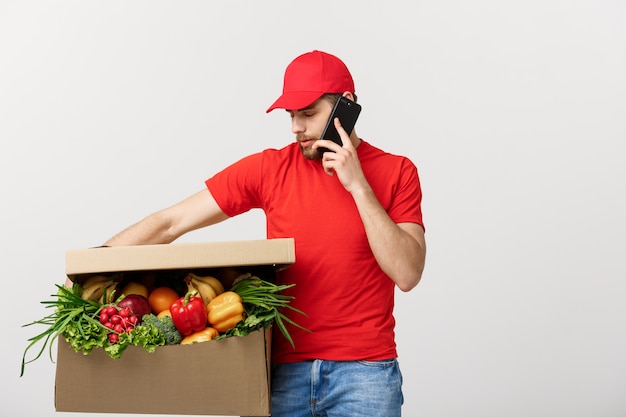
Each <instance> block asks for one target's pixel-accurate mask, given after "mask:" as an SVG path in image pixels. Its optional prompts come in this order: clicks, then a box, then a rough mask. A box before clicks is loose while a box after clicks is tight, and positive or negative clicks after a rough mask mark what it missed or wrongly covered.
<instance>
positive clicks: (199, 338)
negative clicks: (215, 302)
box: [180, 327, 219, 345]
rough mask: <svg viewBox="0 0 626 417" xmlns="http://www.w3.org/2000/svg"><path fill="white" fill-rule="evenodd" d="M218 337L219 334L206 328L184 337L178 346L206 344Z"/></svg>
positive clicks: (212, 329) (210, 328)
mask: <svg viewBox="0 0 626 417" xmlns="http://www.w3.org/2000/svg"><path fill="white" fill-rule="evenodd" d="M218 335H219V333H218V332H217V330H215V329H214V328H213V327H207V328H205V329H203V330H198V331H197V332H194V333H192V334H190V335H189V336H185V337H184V338H183V340H181V341H180V344H181V345H191V344H192V343H202V342H208V341H209V340H213V339H215V338H216V337H217V336H218Z"/></svg>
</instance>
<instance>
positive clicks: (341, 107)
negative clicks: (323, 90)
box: [317, 96, 361, 155]
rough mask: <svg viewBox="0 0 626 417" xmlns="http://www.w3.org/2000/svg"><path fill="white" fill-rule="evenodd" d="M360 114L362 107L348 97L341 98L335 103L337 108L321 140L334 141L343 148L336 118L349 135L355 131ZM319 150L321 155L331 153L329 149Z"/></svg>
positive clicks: (329, 119)
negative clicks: (336, 126)
mask: <svg viewBox="0 0 626 417" xmlns="http://www.w3.org/2000/svg"><path fill="white" fill-rule="evenodd" d="M360 113H361V105H359V104H357V103H356V102H354V101H352V100H350V99H348V98H346V97H343V96H341V97H339V100H337V102H336V103H335V107H333V111H332V112H331V113H330V117H329V118H328V122H327V123H326V127H325V128H324V132H323V133H322V136H321V137H320V139H327V140H332V141H333V142H335V143H336V144H338V145H339V146H342V145H343V144H342V142H341V137H340V136H339V132H337V129H336V128H335V122H334V120H335V117H338V118H339V122H340V123H341V126H342V127H343V128H344V130H345V131H346V132H347V133H348V135H349V134H351V133H352V131H353V130H354V125H355V124H356V120H357V119H358V118H359V114H360ZM317 150H318V152H319V153H320V155H321V154H323V153H324V152H331V151H330V149H327V148H318V149H317Z"/></svg>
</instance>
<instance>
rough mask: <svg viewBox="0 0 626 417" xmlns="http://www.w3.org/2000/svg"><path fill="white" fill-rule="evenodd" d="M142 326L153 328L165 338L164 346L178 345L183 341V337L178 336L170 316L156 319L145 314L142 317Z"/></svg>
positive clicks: (152, 315)
mask: <svg viewBox="0 0 626 417" xmlns="http://www.w3.org/2000/svg"><path fill="white" fill-rule="evenodd" d="M142 320H143V321H142V323H141V325H142V326H146V325H147V326H154V327H156V328H157V329H159V331H160V332H161V333H163V336H165V344H166V345H178V344H180V341H181V340H183V335H181V334H180V332H179V331H178V330H176V327H175V326H174V322H173V321H172V318H171V317H170V316H163V317H157V316H155V315H154V314H152V313H150V314H146V315H144V316H143V317H142Z"/></svg>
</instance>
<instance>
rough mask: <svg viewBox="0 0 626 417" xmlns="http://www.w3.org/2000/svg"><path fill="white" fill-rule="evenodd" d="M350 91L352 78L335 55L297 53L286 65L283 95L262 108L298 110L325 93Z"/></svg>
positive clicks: (352, 88) (317, 52)
mask: <svg viewBox="0 0 626 417" xmlns="http://www.w3.org/2000/svg"><path fill="white" fill-rule="evenodd" d="M345 91H350V92H351V93H354V81H353V80H352V75H350V71H348V67H346V64H344V63H343V62H342V61H341V60H340V59H339V58H337V57H336V56H334V55H331V54H328V53H326V52H322V51H317V50H315V51H312V52H307V53H305V54H302V55H300V56H299V57H297V58H296V59H294V60H293V61H291V63H290V64H289V65H288V66H287V69H286V70H285V78H284V82H283V94H282V95H281V96H280V97H278V100H276V101H275V102H274V104H272V105H271V106H270V108H269V109H267V110H266V113H269V112H271V111H272V110H274V109H287V110H299V109H303V108H305V107H307V106H309V105H310V104H311V103H313V102H314V101H315V100H317V99H318V98H320V97H321V96H322V95H323V94H326V93H331V94H335V93H339V94H341V93H343V92H345Z"/></svg>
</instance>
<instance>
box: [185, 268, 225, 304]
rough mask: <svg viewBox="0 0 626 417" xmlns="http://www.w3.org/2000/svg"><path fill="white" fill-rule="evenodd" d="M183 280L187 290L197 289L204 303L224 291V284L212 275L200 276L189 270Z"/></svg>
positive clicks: (207, 302)
mask: <svg viewBox="0 0 626 417" xmlns="http://www.w3.org/2000/svg"><path fill="white" fill-rule="evenodd" d="M185 282H186V283H187V288H188V290H189V291H192V290H196V291H198V294H199V295H200V296H201V297H202V301H204V304H209V302H211V300H212V299H214V298H215V297H217V296H218V295H219V294H221V293H223V292H224V286H223V285H222V283H221V282H220V280H218V279H217V278H215V277H212V276H200V275H196V274H194V273H192V272H189V273H188V274H187V277H186V278H185Z"/></svg>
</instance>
